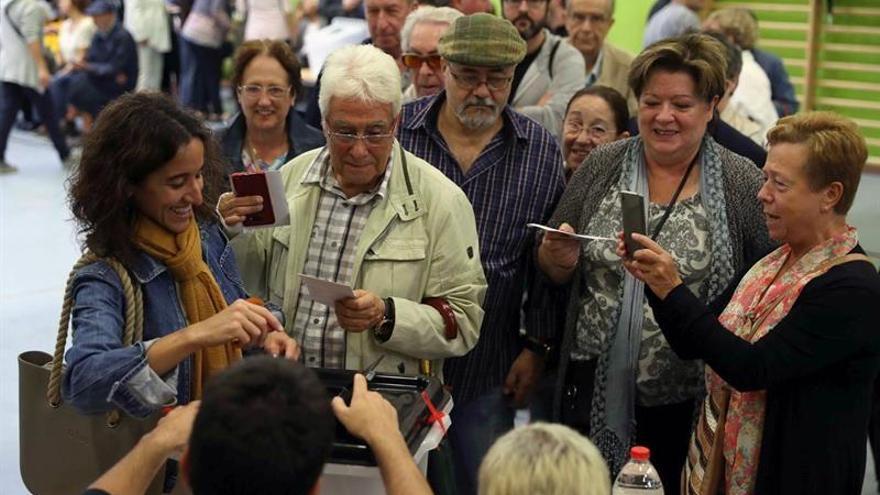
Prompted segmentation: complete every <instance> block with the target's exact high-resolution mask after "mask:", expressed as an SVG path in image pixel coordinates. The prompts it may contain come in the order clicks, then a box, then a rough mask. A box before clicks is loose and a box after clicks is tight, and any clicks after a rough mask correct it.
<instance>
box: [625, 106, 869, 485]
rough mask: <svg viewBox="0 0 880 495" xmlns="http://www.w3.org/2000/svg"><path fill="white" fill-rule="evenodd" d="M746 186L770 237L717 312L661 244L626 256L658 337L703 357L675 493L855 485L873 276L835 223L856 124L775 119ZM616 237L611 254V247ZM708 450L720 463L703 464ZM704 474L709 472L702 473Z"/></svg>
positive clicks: (851, 163)
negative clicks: (759, 165)
mask: <svg viewBox="0 0 880 495" xmlns="http://www.w3.org/2000/svg"><path fill="white" fill-rule="evenodd" d="M768 140H769V143H770V149H769V152H768V155H767V164H766V165H765V167H764V174H765V177H766V180H765V181H764V185H763V187H761V190H760V191H759V192H758V199H759V200H760V201H761V203H762V205H763V209H764V215H765V218H766V223H767V228H768V230H769V232H770V236H771V237H772V238H773V239H774V240H776V241H778V242H781V243H782V246H781V247H780V248H778V249H776V250H775V251H773V252H772V253H770V254H769V255H767V256H766V257H764V258H763V259H761V260H760V261H758V262H757V263H756V264H755V265H754V266H752V267H751V269H749V271H748V273H746V274H745V276H744V277H743V278H742V280H741V281H740V282H739V284H738V286H737V288H736V292H734V293H733V295H732V297H731V298H730V300H729V303H727V305H726V308H725V309H724V311H723V312H722V313H721V315H720V317H716V315H715V314H713V312H712V311H710V309H709V308H707V307H706V306H705V305H704V304H703V303H701V302H700V301H699V299H698V298H697V297H695V296H694V294H693V293H692V292H691V291H690V290H689V289H688V288H687V287H686V286H684V285H683V284H682V283H681V278H680V276H679V275H678V269H677V268H676V266H675V262H674V261H673V260H672V258H671V257H670V256H669V254H668V253H667V252H666V250H665V248H663V247H661V244H659V243H655V242H653V241H651V240H649V239H647V238H645V237H644V236H634V237H636V240H637V241H638V242H640V243H641V244H642V245H643V246H644V247H645V248H646V249H639V250H638V251H636V253H635V256H634V259H633V260H631V261H626V262H625V266H626V268H627V270H628V271H629V272H630V273H631V274H633V275H634V276H635V277H637V278H638V279H639V280H642V281H644V282H645V284H646V285H647V286H648V287H649V289H650V291H649V296H648V301H649V303H650V305H651V308H652V309H653V311H654V315H655V316H656V317H657V321H658V323H659V324H660V328H661V329H662V331H663V334H664V335H665V336H666V339H667V340H668V342H669V343H670V345H671V346H672V349H674V350H675V352H676V353H678V354H679V355H680V356H682V357H683V358H688V359H701V360H704V361H705V363H706V365H707V369H706V376H707V383H706V385H707V389H708V392H709V395H708V397H707V398H706V400H705V403H704V407H701V408H700V411H701V415H700V420H699V423H698V425H697V428H696V431H695V433H694V437H693V439H692V440H691V444H690V449H691V451H690V453H689V455H688V463H687V466H686V470H685V480H684V481H685V486H686V489H687V491H688V493H710V492H712V493H715V492H716V488H715V487H712V486H710V483H711V480H712V479H718V480H720V481H719V483H718V484H719V485H720V486H719V487H718V488H717V491H718V492H723V493H726V494H730V495H740V494H759V495H760V494H773V495H777V494H782V495H787V494H792V495H794V494H803V493H841V494H843V493H861V488H862V481H863V480H864V474H865V457H866V454H865V441H866V436H867V425H868V418H869V416H870V411H871V402H872V400H871V397H872V392H873V389H874V381H875V378H876V376H877V371H878V369H880V334H878V333H877V322H878V321H880V305H878V304H877V303H878V301H880V277H878V275H877V272H876V271H875V269H874V266H873V265H872V264H871V263H870V261H869V260H868V258H867V257H866V256H865V254H864V253H865V252H864V250H863V249H862V248H861V246H860V245H859V239H858V233H857V232H856V229H855V228H853V227H852V226H850V225H849V224H848V223H847V221H846V214H847V212H848V211H849V208H850V206H852V202H853V198H854V197H855V194H856V190H857V189H858V185H859V178H860V176H861V172H862V168H863V167H864V164H865V161H866V160H867V156H868V153H867V147H866V145H865V138H864V137H862V136H861V135H860V134H859V132H858V128H857V127H856V125H855V124H854V123H853V122H851V121H849V120H847V119H845V118H843V117H840V116H838V115H835V114H832V113H822V112H815V113H806V114H798V115H795V116H791V117H785V118H783V119H781V120H780V121H779V124H778V125H777V126H776V127H774V128H773V129H772V130H771V131H770V133H769V135H768ZM623 249H624V248H623V246H622V243H619V244H618V253H621V252H622V250H623ZM710 452H720V453H721V457H720V458H719V459H720V462H717V463H716V464H712V463H709V462H707V458H709V457H711V456H710V455H708V454H706V455H701V453H710ZM710 474H712V475H714V476H710Z"/></svg>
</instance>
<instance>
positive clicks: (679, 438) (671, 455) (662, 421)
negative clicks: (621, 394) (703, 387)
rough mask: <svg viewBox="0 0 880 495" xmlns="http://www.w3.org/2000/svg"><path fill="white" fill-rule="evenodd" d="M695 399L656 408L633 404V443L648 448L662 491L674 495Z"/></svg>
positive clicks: (689, 430)
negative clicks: (661, 483)
mask: <svg viewBox="0 0 880 495" xmlns="http://www.w3.org/2000/svg"><path fill="white" fill-rule="evenodd" d="M696 405H697V404H696V401H695V400H689V401H685V402H681V403H678V404H670V405H664V406H656V407H642V406H636V443H637V444H638V445H644V446H645V447H648V448H649V449H651V464H653V465H654V468H655V469H657V473H658V474H659V475H660V480H661V481H662V482H663V493H665V494H666V495H678V493H679V492H680V490H679V488H680V487H681V470H682V469H684V462H685V459H686V458H687V451H688V442H689V441H690V438H691V432H692V431H693V426H694V417H695V416H694V408H695V407H696Z"/></svg>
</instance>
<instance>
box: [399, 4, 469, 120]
mask: <svg viewBox="0 0 880 495" xmlns="http://www.w3.org/2000/svg"><path fill="white" fill-rule="evenodd" d="M462 15H464V14H462V13H461V12H459V11H458V10H455V9H453V8H451V7H432V6H430V5H425V6H423V7H419V8H418V9H416V10H414V11H412V12H411V13H410V14H409V15H408V16H407V17H406V22H404V24H403V31H401V36H400V45H401V48H402V49H403V57H402V60H403V65H404V67H406V68H407V70H408V71H409V73H410V80H411V81H412V84H410V85H409V87H408V88H406V91H404V92H403V102H404V103H409V102H410V101H412V100H415V99H416V98H421V97H423V96H431V95H435V94H437V93H439V92H440V91H442V90H443V88H444V87H445V86H446V78H445V77H444V74H443V58H442V57H440V53H438V52H437V44H438V43H439V42H440V36H442V35H443V33H444V32H446V30H447V29H448V28H449V25H450V24H452V22H453V21H455V20H456V19H458V18H459V17H461V16H462Z"/></svg>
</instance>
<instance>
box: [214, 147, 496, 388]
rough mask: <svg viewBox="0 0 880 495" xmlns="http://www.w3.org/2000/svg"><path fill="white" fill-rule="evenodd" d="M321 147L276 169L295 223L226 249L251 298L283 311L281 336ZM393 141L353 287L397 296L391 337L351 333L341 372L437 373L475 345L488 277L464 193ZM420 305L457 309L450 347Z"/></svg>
mask: <svg viewBox="0 0 880 495" xmlns="http://www.w3.org/2000/svg"><path fill="white" fill-rule="evenodd" d="M322 149H323V148H319V149H316V150H312V151H310V152H307V153H304V154H302V155H300V156H298V157H296V158H294V159H293V160H291V161H290V162H289V163H287V164H286V165H284V166H283V167H282V169H281V174H282V180H283V181H284V185H285V190H286V191H287V203H288V206H289V207H290V212H291V225H289V226H284V227H274V228H270V229H262V230H258V231H256V232H252V233H244V234H240V235H238V236H236V237H235V238H234V239H233V240H232V241H231V244H232V246H233V249H234V250H235V254H236V258H237V261H238V265H239V268H240V271H241V274H242V278H243V280H244V282H245V287H246V288H247V290H248V292H249V293H251V294H253V295H259V296H261V297H263V298H264V299H265V300H267V301H270V302H273V303H275V304H278V305H279V306H281V308H282V309H283V310H284V313H285V315H286V330H287V332H288V333H289V334H291V335H294V334H295V332H294V328H293V324H294V321H295V317H294V315H295V312H296V308H297V304H298V298H299V291H300V277H299V274H300V273H301V272H302V269H303V266H304V265H305V261H306V254H307V251H308V246H309V237H310V232H311V231H312V227H313V223H314V220H315V213H316V209H317V205H318V198H319V196H320V194H321V190H320V187H319V186H318V185H317V184H303V183H302V179H303V176H304V175H305V173H306V171H307V170H308V168H309V166H310V165H311V163H312V161H313V160H314V159H315V157H316V156H317V155H318V154H319V153H320V151H321V150H322ZM402 151H403V148H402V147H401V146H400V145H399V144H398V143H397V141H396V140H395V142H394V151H393V153H392V159H393V160H394V165H393V167H392V171H391V178H390V182H389V184H388V194H387V195H386V197H385V198H383V199H381V200H380V201H379V202H378V203H376V205H375V206H374V208H373V210H372V212H371V213H370V216H369V218H368V219H367V223H366V225H365V226H364V230H363V233H362V234H361V237H360V239H359V241H358V245H357V250H356V253H355V261H354V271H353V274H352V280H354V284H353V288H355V289H364V290H368V291H371V292H373V293H375V294H376V295H377V296H379V297H382V298H385V297H393V298H394V306H395V312H396V315H395V326H394V331H393V333H392V335H391V338H390V339H389V340H388V341H387V342H384V343H379V342H377V341H376V340H375V338H374V337H373V334H372V332H370V331H366V332H362V333H351V332H349V333H348V334H347V336H346V356H345V367H346V368H348V369H363V368H364V367H365V366H367V365H369V364H370V363H372V362H373V361H374V360H375V359H376V358H377V357H378V356H379V355H380V354H386V357H385V359H384V360H383V361H382V363H381V364H380V366H379V367H378V371H381V372H392V373H397V372H398V371H399V369H400V367H399V366H400V364H401V363H403V368H404V370H405V373H406V374H416V373H418V372H419V360H422V359H427V360H431V361H433V363H432V364H433V366H432V368H433V371H434V374H436V375H437V376H442V374H441V373H440V371H441V366H442V359H443V358H445V357H452V356H462V355H464V354H466V353H467V352H468V351H470V350H471V349H472V348H473V347H474V346H475V345H476V344H477V338H478V337H479V331H480V325H481V323H482V320H483V309H482V307H481V304H482V302H483V297H484V296H485V294H486V286H487V284H486V279H485V276H484V274H483V269H482V266H481V264H480V254H479V253H480V250H479V245H478V241H477V228H476V223H475V220H474V213H473V210H472V208H471V204H470V202H469V201H468V199H467V197H466V196H465V194H464V192H462V191H461V189H459V188H458V186H456V185H455V184H454V183H453V182H452V181H450V180H449V179H447V178H446V176H444V175H443V174H442V173H441V172H440V171H438V170H437V169H435V168H434V167H433V166H431V165H430V164H428V163H427V162H425V161H424V160H422V159H420V158H418V157H417V156H415V155H412V154H410V153H409V152H405V151H404V152H403V153H404V154H405V160H402V155H401V152H402ZM426 297H441V298H444V299H445V300H446V301H447V302H448V303H449V304H450V305H451V306H452V308H453V310H454V312H455V318H456V321H457V322H458V328H459V332H458V336H457V337H456V338H455V339H452V340H447V339H446V337H445V333H444V325H443V320H442V318H441V316H440V313H439V312H438V311H437V310H435V309H434V308H432V307H431V306H427V305H424V304H420V301H422V300H423V299H424V298H426Z"/></svg>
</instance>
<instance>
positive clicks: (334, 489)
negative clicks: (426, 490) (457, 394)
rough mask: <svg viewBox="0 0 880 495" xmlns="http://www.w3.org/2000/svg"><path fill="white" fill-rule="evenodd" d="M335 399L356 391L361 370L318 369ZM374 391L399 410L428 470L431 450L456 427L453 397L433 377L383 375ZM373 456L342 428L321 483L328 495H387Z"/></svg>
mask: <svg viewBox="0 0 880 495" xmlns="http://www.w3.org/2000/svg"><path fill="white" fill-rule="evenodd" d="M315 371H316V372H317V374H318V377H319V378H320V379H321V381H322V382H323V383H324V386H325V387H327V392H328V394H330V396H331V397H332V396H336V395H339V394H340V393H341V392H342V391H343V389H348V390H351V387H352V379H353V377H354V373H355V371H352V370H330V369H316V370H315ZM368 387H369V389H370V390H372V391H374V392H379V393H380V394H382V396H383V397H385V399H387V400H388V402H390V403H391V404H392V405H393V406H394V407H395V409H397V420H398V423H399V425H400V431H401V433H402V434H403V438H404V440H406V444H407V445H408V446H409V450H410V453H411V454H412V456H413V460H414V461H415V462H416V464H417V465H418V466H419V468H420V469H421V471H422V473H425V472H426V471H427V466H428V451H430V450H433V449H435V448H437V446H438V445H439V444H440V441H441V440H442V439H443V436H444V435H445V434H446V430H447V429H448V428H449V426H450V425H451V420H450V419H449V412H450V411H451V410H452V397H451V396H450V395H449V392H447V391H446V390H445V389H444V388H443V386H442V385H441V384H440V380H438V379H437V378H433V377H425V376H411V375H394V374H383V373H377V374H375V375H374V376H373V378H372V379H371V380H370V382H369V385H368ZM384 493H385V489H384V487H383V485H382V477H381V476H380V474H379V468H378V467H377V466H376V459H375V457H373V452H372V451H371V450H370V448H369V447H368V446H367V445H366V444H365V443H364V441H363V440H361V439H359V438H356V437H354V436H353V435H351V434H350V433H348V431H346V430H345V427H343V426H342V425H341V424H340V423H338V422H337V424H336V439H335V441H334V443H333V449H332V450H331V452H330V459H329V460H328V462H327V464H326V465H325V466H324V473H323V477H322V478H321V494H323V495H349V494H351V495H373V494H377V495H378V494H384Z"/></svg>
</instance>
